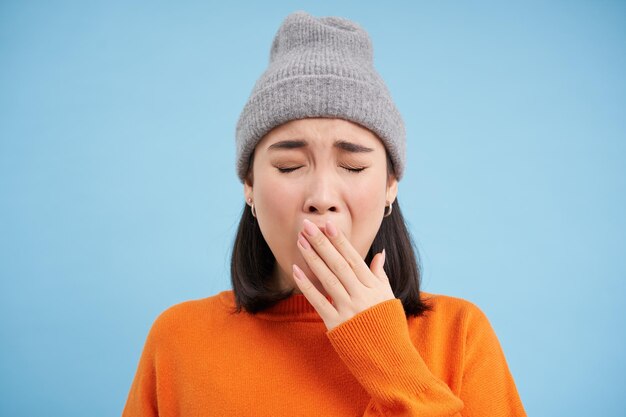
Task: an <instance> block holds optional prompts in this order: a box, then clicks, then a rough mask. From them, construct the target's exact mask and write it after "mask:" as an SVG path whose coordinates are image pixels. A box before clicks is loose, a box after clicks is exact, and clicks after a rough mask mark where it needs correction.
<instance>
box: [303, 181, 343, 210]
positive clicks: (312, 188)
mask: <svg viewBox="0 0 626 417" xmlns="http://www.w3.org/2000/svg"><path fill="white" fill-rule="evenodd" d="M306 187H307V190H306V198H305V201H304V211H305V212H306V213H315V214H325V213H327V212H337V211H339V197H338V190H337V187H336V186H335V184H334V181H333V178H332V177H331V175H329V174H328V173H326V174H324V173H320V174H318V175H312V176H311V179H310V181H309V182H308V184H307V185H306Z"/></svg>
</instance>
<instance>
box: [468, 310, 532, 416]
mask: <svg viewBox="0 0 626 417" xmlns="http://www.w3.org/2000/svg"><path fill="white" fill-rule="evenodd" d="M470 306H471V307H470V308H469V309H468V311H467V312H466V319H465V329H464V333H465V349H464V350H465V352H464V355H463V362H464V363H463V379H462V382H461V393H460V396H461V399H462V400H463V402H464V403H465V407H464V408H463V416H464V417H479V416H487V415H488V416H493V417H525V416H526V412H525V411H524V407H523V405H522V402H521V400H520V397H519V394H518V392H517V388H516V386H515V382H514V380H513V376H512V375H511V373H510V371H509V368H508V365H507V362H506V359H505V357H504V352H503V351H502V348H501V346H500V342H499V341H498V338H497V336H496V333H495V332H494V330H493V328H492V327H491V324H490V323H489V320H488V319H487V316H485V314H484V313H483V312H482V311H481V310H480V309H479V308H478V307H476V306H474V305H473V304H470Z"/></svg>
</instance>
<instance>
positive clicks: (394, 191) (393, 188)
mask: <svg viewBox="0 0 626 417" xmlns="http://www.w3.org/2000/svg"><path fill="white" fill-rule="evenodd" d="M397 196H398V180H397V179H396V176H395V175H393V174H391V175H389V178H388V179H387V192H386V194H385V200H387V201H389V204H393V202H394V201H396V197H397Z"/></svg>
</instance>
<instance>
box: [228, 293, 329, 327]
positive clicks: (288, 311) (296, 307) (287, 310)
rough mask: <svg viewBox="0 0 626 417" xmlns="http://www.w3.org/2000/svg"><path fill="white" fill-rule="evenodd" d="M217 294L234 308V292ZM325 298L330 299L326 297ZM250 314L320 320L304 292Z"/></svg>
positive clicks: (276, 318)
mask: <svg viewBox="0 0 626 417" xmlns="http://www.w3.org/2000/svg"><path fill="white" fill-rule="evenodd" d="M219 296H220V299H221V300H222V301H223V302H224V303H225V304H226V305H227V306H228V307H230V308H235V306H236V305H235V294H234V292H233V291H232V290H228V291H222V292H221V293H220V294H219ZM327 300H329V301H331V300H332V299H331V298H330V297H327ZM246 314H249V313H246ZM252 316H254V317H258V318H262V319H266V320H272V321H320V322H321V321H322V318H321V317H320V315H319V313H318V312H317V310H315V308H314V307H313V306H312V305H311V303H309V300H308V299H307V298H306V296H305V295H304V294H293V295H292V296H290V297H289V298H286V299H284V300H281V301H279V302H278V303H276V304H274V305H273V306H271V307H269V308H266V309H265V310H263V311H261V312H258V313H256V314H254V315H252Z"/></svg>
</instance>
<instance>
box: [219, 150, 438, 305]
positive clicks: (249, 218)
mask: <svg viewBox="0 0 626 417" xmlns="http://www.w3.org/2000/svg"><path fill="white" fill-rule="evenodd" d="M249 166H252V163H250V165H249ZM391 166H392V165H391V161H390V159H389V156H387V167H388V169H387V172H388V173H389V172H393V168H391ZM249 171H252V169H251V168H250V169H249ZM383 248H384V249H385V265H384V269H385V273H386V274H387V276H388V277H389V282H390V284H391V288H392V290H393V293H394V295H395V296H396V298H399V299H400V300H401V301H402V305H403V306H404V312H405V314H406V315H407V317H408V316H410V315H412V316H419V315H421V314H422V313H424V312H425V311H427V310H428V309H429V307H428V305H426V304H425V303H424V301H423V300H422V298H421V295H420V281H421V271H420V264H419V254H418V252H417V249H415V248H414V245H413V241H412V239H411V235H410V233H409V231H408V229H407V228H406V224H405V222H404V217H403V216H402V211H401V210H400V204H399V203H398V199H397V198H396V200H395V201H394V202H393V204H392V212H391V215H389V216H387V217H383V220H382V223H381V225H380V228H379V229H378V233H376V237H375V238H374V241H373V242H372V246H371V247H370V250H369V251H368V253H367V256H366V257H365V262H366V263H367V265H369V264H370V263H371V262H372V258H373V257H374V255H375V254H377V253H378V252H381V251H382V250H383ZM275 263H276V258H274V254H273V253H272V251H271V250H270V248H269V246H268V245H267V242H266V241H265V238H264V237H263V234H262V233H261V229H260V228H259V224H258V222H257V221H256V218H255V217H254V216H253V215H252V211H251V209H250V207H249V206H248V205H247V204H245V205H244V208H243V212H242V214H241V219H240V221H239V227H238V229H237V235H236V237H235V241H234V245H233V253H232V258H231V263H230V275H231V281H232V286H233V292H234V295H235V303H236V310H235V311H236V312H241V310H242V309H245V310H246V311H248V312H250V313H252V314H254V313H258V312H260V311H263V310H264V309H266V308H268V307H271V306H273V305H274V304H276V303H278V302H279V301H282V300H284V299H286V298H288V297H290V296H291V295H292V294H293V289H291V290H287V291H285V290H281V289H280V288H279V287H278V283H277V282H274V279H273V277H272V272H273V269H274V265H275Z"/></svg>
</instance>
